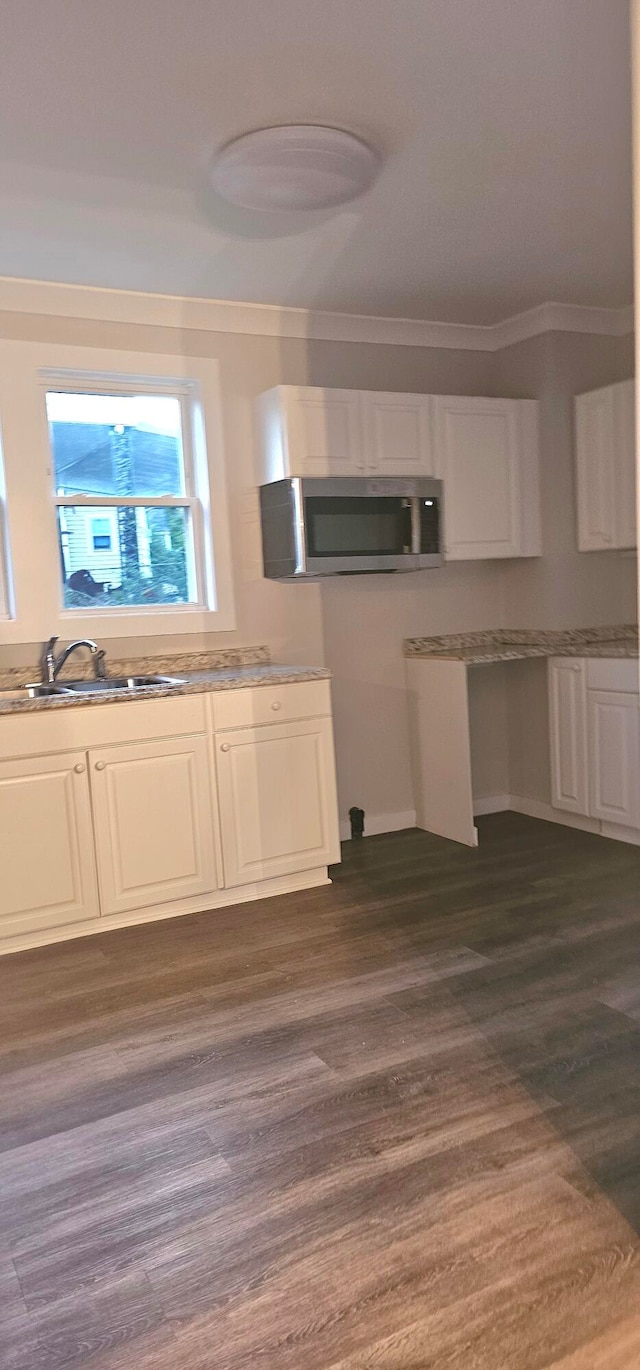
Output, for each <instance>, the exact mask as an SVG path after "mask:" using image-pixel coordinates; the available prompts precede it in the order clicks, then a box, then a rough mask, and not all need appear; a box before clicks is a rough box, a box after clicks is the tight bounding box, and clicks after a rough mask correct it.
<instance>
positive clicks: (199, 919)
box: [0, 814, 640, 1370]
mask: <svg viewBox="0 0 640 1370" xmlns="http://www.w3.org/2000/svg"><path fill="white" fill-rule="evenodd" d="M480 836H481V845H480V847H479V849H478V850H477V851H470V850H467V849H465V848H462V847H458V846H456V845H454V844H452V843H449V842H445V841H442V840H440V839H437V838H433V837H430V836H428V835H427V834H425V833H420V832H417V831H410V832H405V833H396V834H393V835H389V836H384V837H375V838H368V839H366V840H365V841H364V842H363V843H360V844H354V843H350V844H347V845H346V846H345V849H344V853H345V860H344V863H343V865H342V866H341V867H340V868H338V869H337V870H336V871H335V881H334V883H333V885H332V886H331V887H330V888H327V889H320V890H314V891H309V892H307V893H302V894H292V895H288V896H286V897H283V898H280V899H272V900H268V901H264V902H261V903H256V904H247V905H241V906H239V907H235V908H230V909H223V910H218V911H216V912H214V913H211V914H201V915H197V916H194V917H191V918H179V919H175V920H172V921H171V922H166V923H161V924H156V925H153V924H147V925H146V926H145V927H140V928H133V929H127V930H126V931H122V932H117V933H107V934H104V935H103V936H100V937H93V938H87V939H85V940H83V941H75V942H68V943H65V944H63V945H60V946H54V947H49V948H45V949H42V950H39V951H33V952H25V953H23V954H22V955H19V956H11V957H5V958H3V959H2V960H0V1025H1V1036H0V1087H1V1089H0V1191H1V1197H0V1219H1V1223H0V1366H1V1367H2V1370H63V1367H70V1366H73V1367H74V1368H75V1370H125V1367H126V1370H248V1368H249V1367H252V1370H253V1368H254V1367H259V1370H453V1367H456V1370H457V1368H458V1367H460V1370H551V1368H552V1367H553V1370H637V1367H638V1366H639V1365H640V1236H639V1233H640V849H638V848H634V847H632V846H626V845H624V844H622V843H614V842H607V841H605V840H603V839H600V838H597V837H593V836H590V835H588V834H584V833H580V832H576V831H573V830H571V829H569V828H563V827H560V826H556V825H553V824H547V823H540V822H536V821H535V820H533V819H527V818H524V817H521V816H518V815H515V814H502V815H494V816H492V817H488V818H485V819H483V820H481V822H480Z"/></svg>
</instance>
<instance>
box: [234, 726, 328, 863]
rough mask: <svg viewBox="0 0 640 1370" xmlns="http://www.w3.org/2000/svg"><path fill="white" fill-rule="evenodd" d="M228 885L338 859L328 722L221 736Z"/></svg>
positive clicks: (246, 731)
mask: <svg viewBox="0 0 640 1370" xmlns="http://www.w3.org/2000/svg"><path fill="white" fill-rule="evenodd" d="M215 746H216V769H217V774H218V795H219V804H220V824H221V829H222V853H223V862H224V883H225V886H231V885H246V884H249V883H252V882H253V881H257V880H268V879H270V878H272V877H274V876H282V875H291V874H293V873H294V872H296V871H304V870H312V869H313V868H314V867H316V866H327V865H329V864H330V863H331V862H334V861H339V860H340V842H339V836H338V817H337V802H336V779H335V763H334V755H333V730H332V726H331V719H330V718H316V719H306V720H303V721H302V722H299V723H284V724H278V725H276V726H272V727H262V728H241V729H238V731H237V732H228V733H218V734H217V736H216V739H215Z"/></svg>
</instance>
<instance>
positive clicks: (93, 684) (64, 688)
mask: <svg viewBox="0 0 640 1370" xmlns="http://www.w3.org/2000/svg"><path fill="white" fill-rule="evenodd" d="M185 684H186V681H185V680H183V679H180V678H179V677H177V676H169V675H127V676H124V675H123V676H113V677H112V678H111V679H109V678H107V679H105V680H61V681H56V682H55V683H54V684H53V685H25V686H24V687H23V689H22V690H20V692H19V693H20V695H21V696H22V697H24V693H26V694H27V696H28V698H29V699H46V698H47V697H48V696H50V695H51V696H60V695H68V694H103V693H104V691H105V690H142V689H144V687H145V685H185Z"/></svg>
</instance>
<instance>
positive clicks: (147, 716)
mask: <svg viewBox="0 0 640 1370" xmlns="http://www.w3.org/2000/svg"><path fill="white" fill-rule="evenodd" d="M205 699H206V696H205V695H204V694H197V695H179V696H178V697H177V698H174V699H172V698H171V697H170V696H163V697H162V698H161V699H134V700H131V701H127V702H125V701H124V700H122V701H121V702H120V703H116V704H83V705H80V706H78V707H77V708H75V709H74V708H68V709H55V708H54V709H50V710H47V709H46V708H45V709H43V710H42V711H41V712H38V711H34V712H33V713H24V714H9V715H8V716H7V717H6V718H0V758H2V759H3V760H4V759H5V758H8V757H12V756H45V755H53V753H54V752H65V751H70V750H73V749H76V748H81V749H82V750H85V751H87V750H88V749H89V747H107V746H110V745H117V744H118V743H121V742H146V741H147V739H148V738H153V737H181V736H186V735H188V734H190V733H205V732H206V731H207V716H206V708H205Z"/></svg>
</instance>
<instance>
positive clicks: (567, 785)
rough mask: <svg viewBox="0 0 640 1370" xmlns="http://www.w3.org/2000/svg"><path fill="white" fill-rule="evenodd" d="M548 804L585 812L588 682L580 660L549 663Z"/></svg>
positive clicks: (586, 794) (587, 797)
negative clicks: (549, 741) (549, 782)
mask: <svg viewBox="0 0 640 1370" xmlns="http://www.w3.org/2000/svg"><path fill="white" fill-rule="evenodd" d="M549 728H550V738H551V803H552V804H553V807H554V809H565V810H566V811H567V812H568V813H581V814H588V812H589V776H588V762H587V755H588V752H587V685H586V675H585V669H584V662H583V661H575V660H562V661H551V662H550V663H549Z"/></svg>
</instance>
